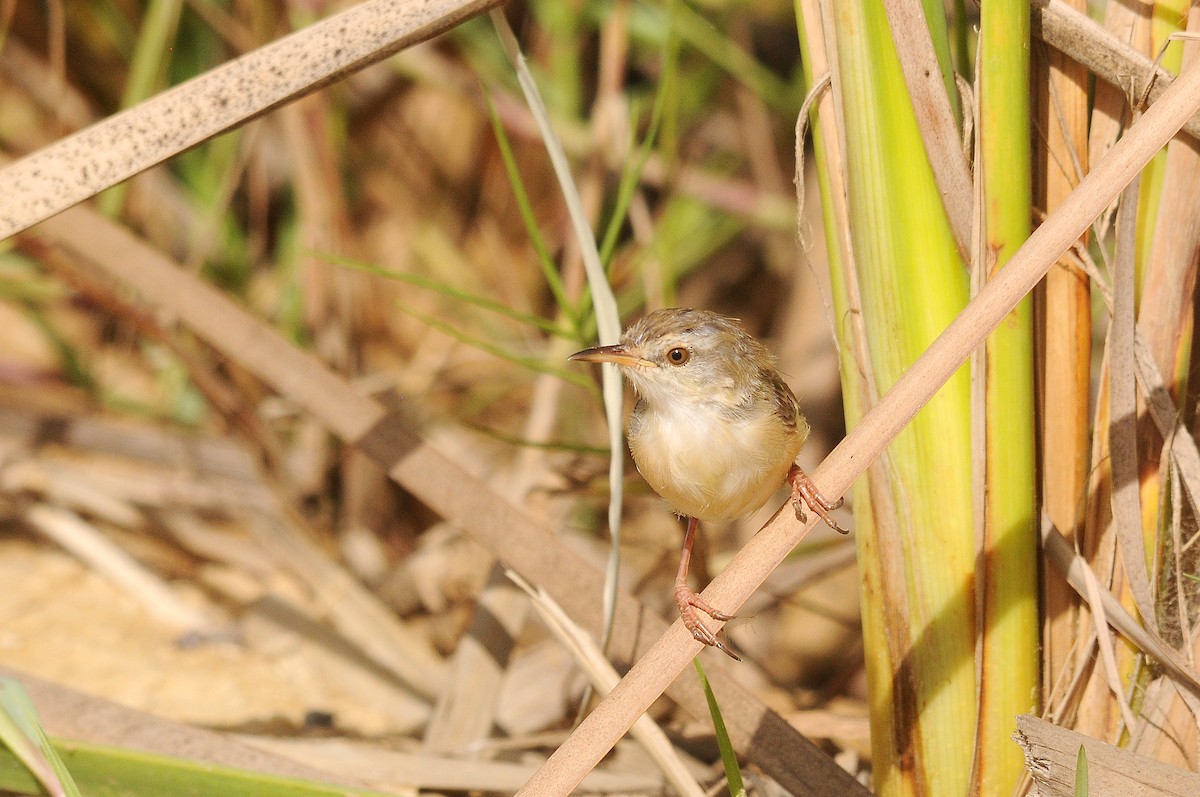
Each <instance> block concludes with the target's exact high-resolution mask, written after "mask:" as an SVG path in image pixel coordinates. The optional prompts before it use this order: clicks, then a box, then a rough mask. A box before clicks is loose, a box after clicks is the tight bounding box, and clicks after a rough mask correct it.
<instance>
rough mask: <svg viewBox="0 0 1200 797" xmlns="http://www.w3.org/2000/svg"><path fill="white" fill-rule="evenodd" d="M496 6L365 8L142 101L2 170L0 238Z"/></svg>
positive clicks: (399, 1) (453, 0)
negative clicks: (2, 190) (2, 188)
mask: <svg viewBox="0 0 1200 797" xmlns="http://www.w3.org/2000/svg"><path fill="white" fill-rule="evenodd" d="M499 2H500V0H368V2H365V3H361V4H359V5H356V6H354V7H352V8H349V9H347V10H346V11H343V12H342V13H340V14H335V15H333V16H331V17H328V18H326V19H323V20H321V21H320V22H317V23H315V24H313V25H310V26H309V27H307V28H304V29H303V30H300V31H297V32H296V33H293V34H292V35H290V36H286V37H284V38H282V39H280V40H279V41H276V42H273V43H271V44H269V45H267V46H266V47H263V48H261V49H258V50H255V51H253V52H251V53H248V54H246V55H244V56H242V57H241V58H237V59H234V60H233V61H230V62H229V63H227V64H225V65H223V66H220V67H218V68H216V69H212V70H209V71H208V72H205V73H204V74H202V75H200V76H198V77H196V78H193V79H192V80H189V81H187V82H186V83H181V84H179V85H178V86H175V87H174V88H172V89H170V90H168V91H165V92H163V93H161V94H159V95H157V96H155V97H151V98H150V99H149V100H146V101H145V102H143V103H140V104H138V105H136V106H134V107H132V108H130V109H129V110H127V111H124V112H123V113H119V114H115V115H113V116H110V117H108V118H107V119H105V120H103V121H101V122H99V123H97V124H95V125H93V126H91V127H89V128H86V129H85V130H81V131H80V132H78V133H76V134H74V135H71V136H68V137H66V138H64V139H62V140H60V141H58V142H56V143H55V144H52V145H51V146H49V147H46V148H44V149H41V150H38V151H37V152H35V153H33V154H32V155H29V156H28V157H26V158H23V159H22V160H20V161H17V162H16V163H14V164H12V165H11V166H9V167H8V168H6V169H5V170H4V171H3V178H2V179H3V183H4V186H5V190H4V192H3V195H2V196H0V239H4V238H7V237H9V236H10V235H13V234H14V233H17V232H20V231H21V230H24V229H26V228H28V227H30V226H31V225H33V224H36V223H37V222H39V221H42V220H44V219H47V218H49V217H50V216H53V215H54V214H55V213H58V212H59V211H61V210H63V209H64V208H68V207H70V206H72V205H74V204H76V203H79V202H82V201H83V200H85V199H87V198H88V197H91V196H94V195H95V194H97V193H99V192H100V191H103V190H104V189H105V188H108V187H109V186H112V185H115V184H116V183H119V182H121V181H122V180H125V179H126V178H129V177H132V176H133V175H135V174H137V173H138V172H141V171H143V170H145V169H147V168H149V167H151V166H154V165H155V164H158V163H161V162H162V161H164V160H166V159H167V158H170V157H171V156H173V155H177V154H179V153H180V152H182V151H184V150H185V149H188V148H189V147H193V146H195V145H196V144H199V143H201V142H203V141H206V140H207V139H210V138H212V137H213V136H215V135H217V134H219V133H223V132H225V131H226V130H230V129H232V128H234V127H237V126H238V125H240V124H242V123H244V122H246V121H248V120H250V119H253V118H254V117H256V116H259V115H261V114H263V113H266V112H267V111H269V110H271V109H272V108H275V107H277V106H279V105H282V104H284V103H286V102H289V101H291V100H294V99H296V98H298V97H302V96H304V95H305V94H309V93H311V92H313V91H316V90H317V89H319V88H321V87H322V86H324V85H327V84H328V83H331V82H332V81H334V80H336V79H338V78H339V77H342V76H344V75H346V74H348V73H350V72H352V71H354V70H357V69H361V68H362V67H365V66H369V65H370V64H373V63H375V62H377V61H380V60H382V59H384V58H386V57H388V56H389V55H392V54H394V53H396V52H397V51H399V50H401V49H403V48H405V47H408V46H411V45H413V44H416V43H417V42H420V41H424V40H425V39H429V38H431V37H433V36H435V35H437V34H439V33H441V32H443V31H445V30H448V29H449V28H452V27H454V26H455V25H456V24H458V23H459V22H462V21H463V20H464V19H466V18H468V17H470V16H472V15H474V14H478V13H479V12H481V11H484V10H485V9H487V8H490V7H492V6H495V5H498V4H499Z"/></svg>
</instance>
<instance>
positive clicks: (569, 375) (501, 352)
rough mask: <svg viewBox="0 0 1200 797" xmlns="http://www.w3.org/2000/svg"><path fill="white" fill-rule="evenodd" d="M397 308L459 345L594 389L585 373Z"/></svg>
mask: <svg viewBox="0 0 1200 797" xmlns="http://www.w3.org/2000/svg"><path fill="white" fill-rule="evenodd" d="M397 306H398V307H399V309H400V311H401V312H404V313H407V314H408V315H410V316H412V317H413V318H415V319H417V320H418V321H420V322H422V323H424V324H426V325H427V326H430V327H432V328H433V329H436V330H438V331H439V332H444V333H445V334H447V335H449V336H450V337H452V338H454V339H455V340H457V341H458V342H459V343H463V344H465V345H467V346H470V347H472V348H474V349H479V350H480V351H483V352H487V353H488V354H490V355H492V356H493V357H499V358H500V359H502V360H507V361H508V362H510V363H513V364H514V365H519V366H521V367H522V368H526V369H528V370H530V371H537V372H538V373H542V374H550V375H551V376H557V377H558V378H559V379H563V380H565V381H567V382H570V383H571V384H573V385H579V386H580V387H582V388H587V389H589V390H591V389H592V388H593V384H592V380H590V379H589V378H588V377H587V375H586V374H584V373H581V372H579V371H571V370H567V369H566V368H559V367H556V366H552V365H549V364H547V363H545V362H543V361H542V360H539V359H537V358H536V357H522V356H521V355H519V354H514V353H512V352H511V351H509V350H508V349H506V348H504V347H503V346H500V345H498V344H496V343H493V342H491V341H489V340H484V339H483V338H479V337H475V336H474V335H468V334H467V333H466V332H463V331H462V330H460V329H457V328H455V327H453V326H451V325H450V324H447V323H446V322H444V321H441V320H439V319H437V318H434V317H433V316H431V315H429V314H427V313H422V312H421V311H420V310H418V309H416V308H415V307H411V306H409V305H406V304H402V303H398V304H397Z"/></svg>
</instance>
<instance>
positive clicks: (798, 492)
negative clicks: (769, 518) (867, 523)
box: [788, 465, 850, 534]
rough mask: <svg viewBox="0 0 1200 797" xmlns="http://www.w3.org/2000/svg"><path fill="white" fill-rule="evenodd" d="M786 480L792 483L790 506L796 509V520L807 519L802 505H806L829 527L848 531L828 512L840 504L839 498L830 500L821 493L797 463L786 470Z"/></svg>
mask: <svg viewBox="0 0 1200 797" xmlns="http://www.w3.org/2000/svg"><path fill="white" fill-rule="evenodd" d="M788 482H789V483H790V484H791V485H792V508H793V509H795V510H796V519H797V520H799V521H800V522H801V523H804V522H806V521H807V520H808V516H807V515H805V514H804V507H805V505H807V506H808V508H809V509H811V510H812V511H813V512H815V513H816V514H817V517H819V518H821V520H822V521H824V523H825V525H826V526H828V527H829V528H831V529H833V530H834V531H837V532H840V533H842V534H849V533H850V530H849V529H845V528H842V527H841V526H839V525H838V523H837V521H836V520H834V519H833V515H831V514H829V513H830V512H832V511H833V510H835V509H837V508H839V507H840V506H841V505H842V499H841V498H839V499H838V500H836V501H830V500H829V499H827V498H826V497H825V496H823V495H821V491H820V490H818V489H817V485H816V484H815V483H814V482H813V480H812V479H811V478H810V477H809V475H808V474H807V473H805V472H804V471H803V470H801V468H800V466H799V465H792V469H791V470H790V471H788Z"/></svg>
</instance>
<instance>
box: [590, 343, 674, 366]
mask: <svg viewBox="0 0 1200 797" xmlns="http://www.w3.org/2000/svg"><path fill="white" fill-rule="evenodd" d="M567 359H569V360H576V361H578V362H584V363H616V364H617V365H623V366H625V367H626V368H657V367H658V366H657V365H655V364H654V362H653V361H651V360H647V359H646V358H644V357H642V356H641V355H639V354H637V353H636V352H634V351H631V350H629V349H627V348H625V347H624V346H622V345H621V344H620V343H615V344H613V345H612V346H594V347H592V348H590V349H584V350H583V351H577V352H575V353H574V354H572V355H571V356H570V357H568V358H567Z"/></svg>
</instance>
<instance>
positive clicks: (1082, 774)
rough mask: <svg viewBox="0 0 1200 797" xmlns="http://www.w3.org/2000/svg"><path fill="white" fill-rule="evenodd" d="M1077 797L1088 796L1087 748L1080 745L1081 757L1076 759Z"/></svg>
mask: <svg viewBox="0 0 1200 797" xmlns="http://www.w3.org/2000/svg"><path fill="white" fill-rule="evenodd" d="M1075 797H1088V763H1087V750H1085V749H1084V747H1083V745H1079V757H1078V758H1076V759H1075Z"/></svg>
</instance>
